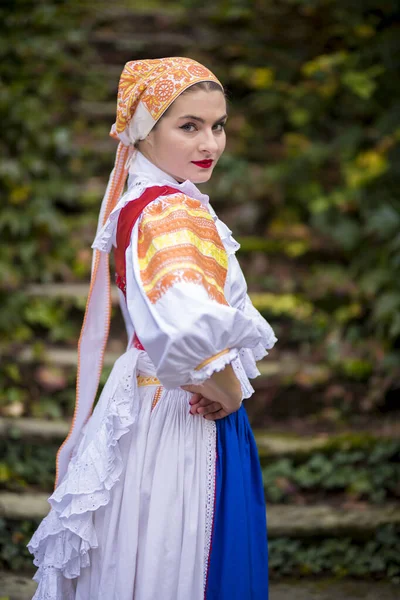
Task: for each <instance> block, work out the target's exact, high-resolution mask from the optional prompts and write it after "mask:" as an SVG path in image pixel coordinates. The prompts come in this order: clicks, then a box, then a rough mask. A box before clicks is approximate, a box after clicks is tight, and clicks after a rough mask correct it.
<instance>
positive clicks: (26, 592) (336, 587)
mask: <svg viewBox="0 0 400 600" xmlns="http://www.w3.org/2000/svg"><path fill="white" fill-rule="evenodd" d="M36 587H37V583H36V582H35V581H33V580H32V576H31V575H25V574H20V575H18V574H14V573H9V572H5V571H0V589H1V592H0V593H1V594H2V595H1V597H0V598H1V600H31V598H32V596H33V595H34V593H35V590H36ZM269 591H270V593H269V600H361V599H362V600H399V593H400V590H399V586H398V585H395V584H394V583H388V582H385V581H383V582H377V581H362V580H361V581H360V580H343V581H334V580H332V579H321V580H319V581H317V582H315V581H307V580H304V579H302V580H298V579H297V580H288V581H285V582H284V583H274V582H271V584H270V590H269Z"/></svg>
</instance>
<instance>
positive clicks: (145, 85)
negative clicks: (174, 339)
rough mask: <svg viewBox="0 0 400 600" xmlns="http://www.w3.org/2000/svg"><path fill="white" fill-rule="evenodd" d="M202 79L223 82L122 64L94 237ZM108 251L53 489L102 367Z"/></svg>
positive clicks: (179, 64) (198, 72)
mask: <svg viewBox="0 0 400 600" xmlns="http://www.w3.org/2000/svg"><path fill="white" fill-rule="evenodd" d="M201 81H215V82H216V83H218V84H219V85H220V86H221V90H222V91H223V89H224V88H223V86H222V84H221V82H220V81H219V80H218V79H217V78H216V77H215V75H214V74H213V73H212V72H211V71H210V70H209V69H207V68H206V67H204V66H203V65H201V64H200V63H198V62H196V61H195V60H192V59H191V58H185V57H180V56H172V57H167V58H155V59H148V60H134V61H130V62H128V63H126V65H125V67H124V69H123V71H122V74H121V77H120V81H119V86H118V101H117V118H116V122H115V123H114V125H113V126H112V127H111V131H110V135H111V136H112V137H114V138H115V139H118V140H119V145H118V148H117V153H116V158H115V164H114V168H113V170H112V172H111V175H110V178H109V181H108V185H107V189H106V192H105V195H104V198H103V201H102V204H101V209H100V213H99V218H98V223H97V233H98V232H99V231H100V229H101V228H102V227H103V225H104V224H105V222H106V221H107V219H108V217H109V215H110V213H111V211H112V210H113V208H114V207H115V205H116V204H117V202H118V200H119V199H120V197H121V194H122V192H123V190H124V187H125V182H126V178H127V175H128V169H129V163H130V162H131V160H132V158H133V157H134V155H135V154H136V148H135V146H134V144H135V142H137V141H138V140H143V139H145V138H146V136H147V135H148V134H149V133H150V131H151V130H152V128H153V127H154V125H155V124H156V123H157V121H158V120H159V119H160V117H161V116H162V115H163V113H164V112H165V111H166V110H167V109H168V108H169V107H170V106H171V104H172V103H173V101H174V100H175V99H176V98H177V97H178V96H179V95H180V94H181V93H182V92H183V91H184V90H186V89H187V88H189V87H190V86H192V85H194V84H195V83H199V82H201ZM108 259H109V257H108V253H105V252H99V250H97V249H94V252H93V259H92V269H91V280H90V288H89V295H88V299H87V303H86V311H85V316H84V320H83V325H82V329H81V334H80V337H79V342H78V372H77V381H76V401H75V410H74V416H73V419H72V424H71V428H70V431H69V433H68V436H67V438H66V439H65V441H64V443H63V444H62V445H61V447H60V448H59V450H58V453H57V460H56V479H55V487H57V485H58V482H59V481H61V480H62V478H63V476H64V475H65V473H66V471H67V468H68V463H69V460H70V458H71V453H72V452H73V450H74V448H75V446H76V444H77V441H78V439H79V436H80V433H81V431H82V428H83V426H84V424H85V423H86V421H87V420H88V419H89V417H90V415H91V412H92V409H93V403H94V400H95V397H96V393H97V388H98V384H99V380H100V375H101V371H102V367H103V360H104V352H105V348H106V344H107V339H108V333H109V329H110V318H111V282H110V272H109V260H108Z"/></svg>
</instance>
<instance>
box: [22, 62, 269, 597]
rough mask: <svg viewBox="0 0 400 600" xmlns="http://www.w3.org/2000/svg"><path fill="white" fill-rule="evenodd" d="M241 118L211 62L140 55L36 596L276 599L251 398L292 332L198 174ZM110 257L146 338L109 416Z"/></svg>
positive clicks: (133, 354)
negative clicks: (240, 257)
mask: <svg viewBox="0 0 400 600" xmlns="http://www.w3.org/2000/svg"><path fill="white" fill-rule="evenodd" d="M226 119H227V115H226V100H225V95H224V89H223V86H222V84H221V83H220V82H219V80H218V79H217V78H216V77H215V75H214V74H213V73H212V72H211V71H209V70H208V69H207V68H206V67H204V66H203V65H200V64H199V63H197V62H196V61H194V60H191V59H189V58H183V57H169V58H163V59H154V60H140V61H132V62H129V63H127V64H126V65H125V68H124V70H123V72H122V75H121V79H120V84H119V91H118V106H117V120H116V123H115V124H114V125H113V127H112V130H111V135H112V136H113V137H116V138H118V139H119V140H120V144H119V148H118V151H117V158H116V164H115V167H114V170H113V172H112V174H111V177H110V181H109V184H108V186H107V191H106V194H105V197H104V199H103V203H102V208H101V211H100V216H99V225H98V230H97V235H96V238H95V241H94V243H93V246H92V247H93V248H94V249H95V253H94V259H93V265H92V278H91V286H90V291H89V298H88V304H87V308H86V313H85V319H84V323H83V327H82V332H81V337H80V340H79V345H78V377H77V400H76V406H75V413H74V418H73V423H72V427H71V431H70V433H69V435H68V437H67V439H66V440H65V442H64V444H63V445H62V446H61V448H60V450H59V452H58V455H57V475H56V485H55V490H54V492H53V494H52V495H51V496H50V498H49V503H50V505H51V510H50V512H49V514H48V515H47V517H46V518H45V519H43V521H42V522H41V524H40V526H39V527H38V529H37V531H36V532H35V534H34V535H33V537H32V539H31V540H30V542H29V544H28V548H29V550H30V552H32V553H33V554H34V555H35V559H34V563H35V565H37V566H38V567H39V568H38V571H37V572H36V575H35V577H34V579H35V580H36V581H37V582H38V584H39V585H38V589H37V591H36V594H35V596H34V600H45V599H46V600H61V599H62V600H69V599H74V600H89V599H90V600H103V599H104V600H106V599H107V600H133V599H134V600H200V599H203V598H205V599H206V600H216V599H218V600H225V599H226V600H228V599H229V600H235V599H237V600H239V599H240V600H266V599H267V597H268V561H267V537H266V519H265V504H264V495H263V488H262V482H261V474H260V467H259V462H258V455H257V450H256V446H255V443H254V438H253V435H252V432H251V429H250V427H249V423H248V420H247V416H246V413H245V410H244V407H243V406H242V400H243V399H244V398H248V397H250V396H251V394H252V393H253V391H254V390H253V388H252V387H251V385H250V382H249V379H248V378H249V377H256V376H257V375H258V374H259V371H258V369H257V367H256V360H259V359H260V358H262V357H264V356H265V355H266V354H267V349H269V348H271V347H272V346H273V345H274V343H275V341H276V338H275V336H274V333H273V331H272V329H271V327H270V326H269V325H268V323H267V322H266V321H265V320H264V319H263V318H262V317H261V315H260V314H259V313H258V312H257V311H256V309H255V308H254V307H253V305H252V304H251V301H250V299H249V297H248V295H247V286H246V282H245V279H244V276H243V274H242V271H241V269H240V266H239V263H238V261H237V259H236V257H235V252H236V250H237V249H238V248H239V244H237V242H235V240H234V239H233V237H232V236H231V231H230V230H229V229H228V228H227V227H226V225H224V223H222V222H221V221H220V220H219V219H218V217H217V216H216V214H215V212H214V210H213V209H212V207H211V205H210V204H209V198H208V196H206V195H204V194H202V193H201V192H200V191H199V190H198V188H197V187H196V185H195V184H198V183H203V182H205V181H208V180H209V179H210V177H211V174H212V172H213V169H214V167H215V165H216V163H217V161H218V159H219V157H220V156H221V154H222V152H223V151H224V148H225V132H224V125H225V122H226ZM127 174H129V180H128V190H127V192H126V193H125V194H124V195H123V196H122V198H120V195H121V192H122V190H123V187H124V183H125V178H126V176H127ZM111 250H113V251H114V258H115V266H116V282H117V285H118V288H119V295H120V303H121V309H122V312H123V315H124V318H125V323H126V326H127V333H128V339H129V342H128V346H127V350H126V352H125V353H124V354H123V355H122V356H121V357H120V358H119V359H118V360H117V361H116V362H115V365H114V367H113V370H112V372H111V374H110V376H109V378H108V380H107V383H106V385H105V387H104V389H103V392H102V394H101V396H100V398H99V400H98V402H97V405H96V407H95V409H94V410H93V401H94V398H95V394H96V390H97V385H98V378H99V375H100V372H101V365H102V357H103V354H104V348H105V344H106V341H107V336H108V327H109V313H110V302H109V296H110V292H109V269H108V255H109V253H110V251H111Z"/></svg>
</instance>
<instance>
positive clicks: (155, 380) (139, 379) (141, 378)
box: [137, 375, 160, 387]
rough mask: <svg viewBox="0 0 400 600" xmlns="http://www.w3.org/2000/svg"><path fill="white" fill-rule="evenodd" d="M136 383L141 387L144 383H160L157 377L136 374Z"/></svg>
mask: <svg viewBox="0 0 400 600" xmlns="http://www.w3.org/2000/svg"><path fill="white" fill-rule="evenodd" d="M137 383H138V386H139V387H142V386H144V385H160V380H159V379H158V378H157V377H151V376H147V375H138V376H137Z"/></svg>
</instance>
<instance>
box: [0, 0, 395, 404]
mask: <svg viewBox="0 0 400 600" xmlns="http://www.w3.org/2000/svg"><path fill="white" fill-rule="evenodd" d="M122 9H123V10H125V13H126V11H127V10H128V11H129V10H131V13H132V18H131V19H129V18H126V14H125V13H124V14H125V17H121V16H118V14H119V13H118V11H120V10H122ZM397 9H398V6H397V2H394V1H391V0H385V1H384V2H380V3H377V2H372V1H370V0H361V1H360V2H357V3H346V2H343V1H336V0H335V1H333V0H269V1H267V0H264V1H256V0H253V1H251V0H236V1H230V2H226V1H223V0H216V1H214V2H212V3H211V2H210V3H208V4H206V5H204V2H198V1H197V0H185V1H184V2H183V3H182V2H181V3H172V2H168V3H163V4H162V5H161V3H157V2H156V3H150V4H149V3H146V4H143V6H141V5H140V3H139V4H138V3H136V2H135V3H129V2H125V3H122V2H118V3H114V4H113V6H112V7H111V6H109V5H106V4H103V3H96V5H94V4H92V3H86V2H79V3H71V2H66V1H63V0H59V1H57V0H47V1H38V2H35V3H32V2H27V1H24V0H17V1H16V2H13V3H7V2H6V3H2V6H1V8H0V22H1V28H2V35H1V41H0V59H1V62H0V64H1V67H0V68H1V75H2V77H1V88H0V110H1V116H2V122H3V124H4V127H3V135H2V140H1V142H0V144H1V147H0V149H1V154H2V161H1V164H0V181H1V188H2V192H3V201H2V206H1V211H0V235H1V239H2V242H3V243H2V244H1V247H0V281H1V291H0V301H1V305H2V311H1V314H0V331H1V339H2V347H1V350H2V352H3V355H4V357H5V358H4V360H3V365H2V368H1V372H0V388H1V392H0V395H1V397H0V400H1V403H2V404H3V405H9V404H10V403H12V402H23V403H27V406H28V405H29V398H30V397H31V396H32V390H28V391H27V384H26V380H25V379H24V373H23V372H22V371H21V367H20V366H19V365H17V364H16V363H15V360H14V356H15V352H16V351H17V350H18V348H19V347H21V346H22V345H26V344H29V345H31V346H32V348H33V350H34V352H37V353H39V355H40V350H41V344H42V343H57V344H60V343H62V344H65V345H71V346H73V345H75V344H76V340H77V336H78V334H79V325H80V321H81V312H79V311H77V310H76V307H75V306H74V305H71V302H70V303H69V304H68V302H58V301H55V300H54V299H43V298H39V299H38V298H32V297H30V296H27V294H26V293H25V291H26V286H27V285H28V284H31V283H46V282H66V283H70V282H71V283H72V282H76V281H87V280H88V276H89V271H90V260H91V251H90V244H91V242H92V240H93V235H94V229H95V220H96V217H97V213H98V208H99V203H100V200H101V195H102V193H103V191H104V186H105V184H106V180H107V177H108V175H109V172H110V170H111V168H112V162H113V153H114V150H115V148H114V146H113V144H112V143H111V145H107V139H108V131H109V128H110V125H111V123H112V122H113V112H114V110H115V92H116V87H117V82H118V70H119V71H120V70H121V68H122V66H123V63H124V61H126V60H130V59H135V58H139V57H154V56H161V55H165V53H167V54H168V53H169V52H170V53H172V52H174V53H175V54H178V52H180V53H181V54H186V55H188V56H192V57H193V58H195V59H197V60H200V61H203V62H205V63H206V64H207V65H208V66H209V67H210V68H212V69H213V70H214V72H215V73H216V74H217V76H219V77H220V79H221V80H222V81H223V82H224V84H225V85H226V87H227V90H228V94H229V99H230V100H229V104H230V106H229V112H230V118H229V120H228V127H227V133H228V140H229V142H228V147H227V151H226V153H225V154H224V156H223V157H222V159H221V161H220V164H219V165H218V169H217V172H216V173H215V176H214V177H213V180H212V182H211V183H210V184H209V185H208V186H207V189H206V190H205V191H207V192H209V193H210V195H211V198H212V200H213V202H214V203H215V204H216V205H217V210H219V211H220V212H221V215H222V216H223V217H224V218H225V219H226V220H227V221H228V223H229V224H230V226H231V227H232V228H233V229H234V233H235V235H236V236H237V237H238V238H239V241H241V243H242V251H241V253H240V254H239V258H241V260H242V261H243V265H244V268H245V271H246V276H247V278H248V281H249V285H250V288H251V289H253V290H254V291H255V292H257V294H258V299H257V305H258V306H259V308H260V310H262V312H263V314H265V316H266V317H268V318H269V319H270V320H271V321H272V323H273V325H274V326H275V327H276V329H277V333H278V337H279V340H280V347H279V348H278V350H277V352H279V351H280V350H282V349H285V348H288V349H294V351H295V352H298V354H299V355H305V356H306V358H307V360H309V361H310V362H313V361H322V362H323V363H324V364H326V365H328V366H329V368H332V369H333V370H334V372H335V377H339V378H340V379H341V381H342V382H345V383H346V382H348V383H349V385H350V386H351V385H353V383H354V382H355V383H356V384H358V383H359V382H361V383H362V384H363V385H364V387H363V388H360V389H361V392H359V397H360V398H361V399H362V401H363V402H364V408H365V407H366V410H374V409H375V408H376V407H379V406H380V405H381V404H382V403H383V402H384V399H385V395H386V393H387V392H390V391H391V392H393V391H395V390H398V388H399V373H400V366H399V365H400V360H399V340H400V310H399V309H400V229H399V224H400V199H399V192H398V190H399V187H400V186H399V184H400V176H399V172H400V170H399V160H400V150H399V139H400V106H399V83H398V77H397V74H398V72H399V66H400V65H399V61H400V58H399V57H400V51H399V50H400V48H399V46H400V41H399V37H398V31H397V29H396V24H395V20H394V17H395V14H396V11H397ZM152 19H153V20H152ZM142 26H143V27H142ZM135 27H136V29H135ZM146 27H147V29H146ZM154 27H157V28H158V29H157V30H156V33H155V32H154ZM157 32H158V33H159V34H160V35H161V37H160V36H159V37H157ZM162 34H167V37H168V36H169V38H168V39H167V41H165V40H164V38H162ZM107 35H108V36H109V37H108V38H107ZM174 36H175V38H174ZM107 39H108V40H110V39H112V40H114V41H113V42H107ZM174 39H176V41H174ZM163 40H164V41H163ZM102 144H103V146H104V150H101V147H102ZM260 256H262V257H263V260H264V262H263V263H262V264H263V265H264V267H265V268H263V269H262V271H261V274H260V272H256V271H255V270H254V261H255V259H259V258H260ZM72 304H73V303H72ZM81 309H82V307H80V310H81ZM74 311H75V312H74ZM71 315H73V316H74V318H72V317H71ZM70 396H71V397H70V400H69V402H70V404H69V405H68V402H67V404H66V408H65V410H66V413H67V414H68V412H69V414H70V410H71V403H72V402H73V398H72V396H73V389H72V387H71V394H70ZM343 397H345V394H343ZM51 407H52V401H51V399H48V398H47V399H45V400H44V404H43V406H42V409H40V407H39V409H38V408H37V406H36V408H35V405H32V406H30V407H29V408H27V413H28V414H29V413H30V414H36V415H38V416H40V415H41V414H42V415H45V416H59V415H60V410H59V408H56V404H54V407H53V408H51Z"/></svg>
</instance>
